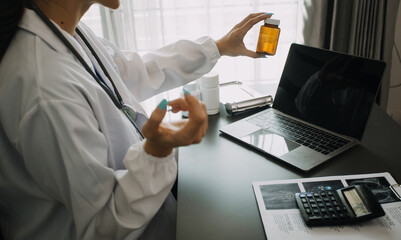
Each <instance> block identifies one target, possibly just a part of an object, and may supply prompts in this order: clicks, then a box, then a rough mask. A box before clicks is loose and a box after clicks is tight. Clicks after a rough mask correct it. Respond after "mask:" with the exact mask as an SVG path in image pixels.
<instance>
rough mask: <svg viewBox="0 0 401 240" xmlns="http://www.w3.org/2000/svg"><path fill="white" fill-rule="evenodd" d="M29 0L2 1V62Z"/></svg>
mask: <svg viewBox="0 0 401 240" xmlns="http://www.w3.org/2000/svg"><path fill="white" fill-rule="evenodd" d="M26 2H27V0H1V1H0V63H1V59H2V58H3V56H4V54H5V52H6V51H7V48H8V46H9V45H10V43H11V40H12V39H13V38H14V35H15V33H16V32H17V29H18V24H19V23H20V21H21V19H22V15H23V14H24V10H25V6H26Z"/></svg>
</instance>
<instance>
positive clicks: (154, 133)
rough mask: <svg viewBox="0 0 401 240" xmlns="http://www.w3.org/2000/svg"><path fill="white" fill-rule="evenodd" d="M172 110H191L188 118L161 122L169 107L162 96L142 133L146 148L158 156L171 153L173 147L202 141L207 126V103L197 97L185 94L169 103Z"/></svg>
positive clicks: (148, 151) (151, 153) (149, 152)
mask: <svg viewBox="0 0 401 240" xmlns="http://www.w3.org/2000/svg"><path fill="white" fill-rule="evenodd" d="M168 105H169V106H171V107H172V112H174V113H176V112H179V111H188V112H189V114H188V119H185V120H181V121H178V122H173V123H164V122H162V120H163V118H164V116H165V114H166V108H167V101H166V100H163V101H162V102H161V103H160V104H159V106H158V107H157V108H156V109H155V110H154V111H153V113H152V115H151V116H150V118H149V120H148V121H147V122H146V123H145V124H144V126H143V128H142V133H143V135H144V136H145V138H146V140H145V144H144V150H145V151H146V152H147V153H148V154H150V155H152V156H155V157H165V156H167V155H169V154H170V153H171V152H172V150H173V148H175V147H179V146H187V145H190V144H194V143H200V141H201V140H202V138H203V136H204V135H205V134H206V130H207V126H208V125H207V113H206V107H205V104H203V103H201V102H199V101H198V100H197V99H196V98H195V97H193V96H191V95H187V94H185V98H179V99H176V100H174V101H171V102H170V103H168Z"/></svg>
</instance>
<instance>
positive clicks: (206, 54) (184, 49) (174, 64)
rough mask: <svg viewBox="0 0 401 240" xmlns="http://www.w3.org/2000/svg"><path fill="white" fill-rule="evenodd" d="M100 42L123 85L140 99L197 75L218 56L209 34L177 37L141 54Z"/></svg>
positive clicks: (209, 66) (204, 70) (179, 84)
mask: <svg viewBox="0 0 401 240" xmlns="http://www.w3.org/2000/svg"><path fill="white" fill-rule="evenodd" d="M103 42H104V43H105V44H107V45H108V47H107V49H108V51H109V54H111V55H112V57H113V59H114V62H115V63H116V65H117V67H118V70H119V73H120V75H121V77H122V79H123V81H124V82H125V84H126V86H127V87H128V89H129V90H130V91H131V92H132V93H133V95H134V96H135V97H136V98H137V99H138V100H140V101H142V100H145V99H146V98H149V97H151V96H154V95H156V94H158V93H161V92H164V91H166V90H170V89H172V88H175V87H179V86H182V85H184V84H186V83H188V82H190V81H193V80H195V79H197V78H199V77H201V76H202V75H204V74H206V73H208V72H210V70H211V69H212V68H213V67H214V66H215V64H216V63H217V60H218V59H219V58H220V53H219V50H218V48H217V46H216V43H215V41H214V40H213V39H211V38H210V37H202V38H199V39H197V40H196V41H189V40H181V41H178V42H176V43H173V44H170V45H167V46H165V47H163V48H161V49H158V50H156V51H153V52H150V53H147V54H145V55H144V56H142V57H141V56H139V55H138V54H137V53H135V52H131V51H121V50H119V49H118V48H117V47H115V46H114V45H113V44H111V43H107V41H103Z"/></svg>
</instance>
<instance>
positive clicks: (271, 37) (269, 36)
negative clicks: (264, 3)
mask: <svg viewBox="0 0 401 240" xmlns="http://www.w3.org/2000/svg"><path fill="white" fill-rule="evenodd" d="M278 25H280V20H278V19H272V18H267V19H266V20H265V24H264V25H262V26H261V27H260V33H259V39H258V45H257V47H256V52H257V53H261V54H266V55H274V54H276V50H277V44H278V38H279V36H280V28H279V27H278Z"/></svg>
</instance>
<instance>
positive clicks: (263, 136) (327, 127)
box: [220, 43, 385, 172]
mask: <svg viewBox="0 0 401 240" xmlns="http://www.w3.org/2000/svg"><path fill="white" fill-rule="evenodd" d="M384 69H385V63H384V62H382V61H377V60H372V59H368V58H362V57H357V56H351V55H347V54H343V53H338V52H333V51H328V50H324V49H319V48H313V47H309V46H304V45H300V44H295V43H294V44H292V45H291V47H290V50H289V53H288V56H287V60H286V63H285V66H284V69H283V73H282V76H281V79H280V82H279V86H278V89H277V92H276V95H275V97H274V102H273V105H272V107H271V108H268V109H265V110H263V111H261V112H259V113H256V114H253V115H251V116H249V117H247V118H244V119H242V120H239V121H236V122H234V123H231V124H228V125H226V126H224V127H222V128H221V129H220V132H221V133H223V135H227V136H229V137H232V138H234V139H236V140H238V141H240V142H242V143H245V144H246V145H249V146H251V147H253V148H255V149H257V150H259V151H261V152H263V153H266V154H268V155H269V156H273V157H274V158H276V159H279V160H281V161H283V162H285V163H288V164H290V165H291V166H294V167H296V168H297V169H300V170H302V171H305V172H307V171H310V170H311V169H313V168H315V167H316V166H318V165H320V164H322V163H324V162H326V161H327V160H329V159H332V158H333V157H335V156H337V155H339V154H340V153H343V152H344V151H347V150H348V149H350V148H352V147H354V146H356V145H358V144H359V142H360V140H361V138H362V135H363V133H364V130H365V126H366V123H367V120H368V118H369V115H370V112H371V109H372V107H373V104H374V102H375V98H376V94H377V92H378V90H379V87H380V83H381V79H382V75H383V72H384Z"/></svg>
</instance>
